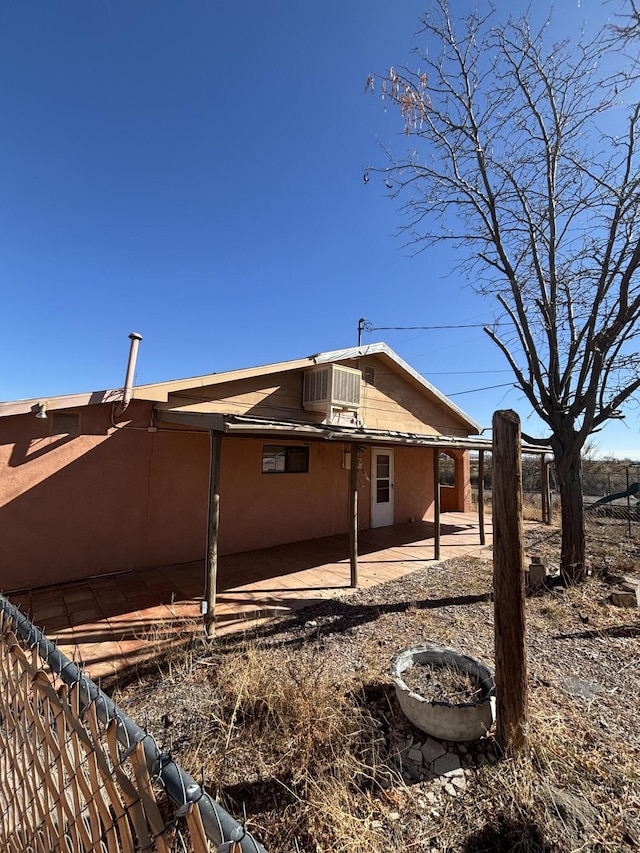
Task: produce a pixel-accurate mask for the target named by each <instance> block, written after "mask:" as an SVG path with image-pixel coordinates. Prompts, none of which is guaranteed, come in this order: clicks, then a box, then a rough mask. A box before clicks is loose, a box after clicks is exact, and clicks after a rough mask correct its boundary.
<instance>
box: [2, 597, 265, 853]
mask: <svg viewBox="0 0 640 853" xmlns="http://www.w3.org/2000/svg"><path fill="white" fill-rule="evenodd" d="M0 849H1V850H2V851H7V853H51V851H56V853H58V851H59V853H213V851H217V853H266V851H265V849H264V847H263V846H262V845H261V844H260V843H259V842H258V841H256V840H255V839H254V838H253V836H252V835H251V834H250V833H249V832H247V831H246V830H245V828H244V826H242V825H241V824H239V823H237V822H236V821H235V820H234V819H233V818H232V817H231V815H229V814H228V813H227V812H226V811H225V810H224V809H223V808H222V807H221V806H220V805H219V804H218V803H217V802H216V801H215V800H213V798H212V797H210V796H209V794H208V793H207V792H206V791H205V790H204V787H203V783H200V784H198V783H197V782H195V781H194V780H193V779H192V778H191V777H190V776H189V775H188V774H187V773H185V771H184V770H182V768H181V767H180V766H179V765H177V764H176V763H175V761H174V760H173V758H172V757H171V754H170V753H165V752H161V751H160V750H159V748H158V746H157V744H156V742H155V740H154V738H153V736H152V735H151V734H150V733H149V732H147V731H146V730H143V729H140V728H139V727H138V726H137V725H136V724H135V723H134V722H133V720H131V719H129V718H128V717H127V716H126V714H124V712H122V711H121V710H120V709H119V708H118V706H117V705H115V704H114V703H113V702H112V701H111V699H109V697H108V696H107V695H106V694H105V693H103V692H102V691H101V690H100V688H99V687H97V686H96V685H95V684H94V683H93V682H92V681H91V680H90V679H89V678H87V677H86V676H85V675H84V674H83V673H82V671H81V670H79V669H78V667H77V666H76V664H75V663H74V662H73V661H70V660H69V659H68V658H66V657H65V656H64V655H63V654H62V653H61V652H60V651H59V650H58V649H57V647H56V646H55V644H54V643H52V642H51V641H50V640H49V639H48V638H47V637H46V636H45V635H44V634H43V633H42V632H41V631H40V630H39V629H38V628H36V627H35V626H34V625H32V624H31V623H30V622H29V620H28V619H27V618H26V617H25V616H24V615H23V614H22V613H21V612H20V611H19V610H18V609H17V608H15V607H14V606H13V605H12V604H11V603H10V602H9V601H8V600H7V599H6V598H4V596H0Z"/></svg>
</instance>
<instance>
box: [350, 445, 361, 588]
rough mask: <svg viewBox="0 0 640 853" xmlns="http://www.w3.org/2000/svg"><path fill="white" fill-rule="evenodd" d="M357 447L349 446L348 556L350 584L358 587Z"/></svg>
mask: <svg viewBox="0 0 640 853" xmlns="http://www.w3.org/2000/svg"><path fill="white" fill-rule="evenodd" d="M359 459H360V454H359V448H358V447H357V446H356V445H355V444H354V445H353V446H352V448H351V467H350V469H349V558H350V562H351V586H352V587H353V589H357V587H358V462H359Z"/></svg>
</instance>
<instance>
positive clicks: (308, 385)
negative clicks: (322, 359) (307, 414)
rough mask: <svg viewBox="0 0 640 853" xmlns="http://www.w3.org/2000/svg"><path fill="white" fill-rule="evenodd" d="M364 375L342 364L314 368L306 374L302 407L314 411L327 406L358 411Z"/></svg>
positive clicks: (321, 409) (322, 409)
mask: <svg viewBox="0 0 640 853" xmlns="http://www.w3.org/2000/svg"><path fill="white" fill-rule="evenodd" d="M361 383H362V373H361V372H360V371H359V370H355V369H354V368H352V367H343V366H342V365H340V364H325V365H322V366H321V367H314V368H312V369H311V370H308V371H307V372H306V373H305V374H304V388H303V396H302V405H303V406H304V408H305V409H311V410H312V411H324V410H325V409H326V408H327V406H334V407H336V408H341V409H348V410H349V411H357V410H358V408H359V407H360V386H361Z"/></svg>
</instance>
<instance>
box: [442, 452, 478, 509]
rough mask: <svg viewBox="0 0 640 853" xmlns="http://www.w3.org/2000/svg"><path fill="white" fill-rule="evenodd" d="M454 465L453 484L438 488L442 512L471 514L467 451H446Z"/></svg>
mask: <svg viewBox="0 0 640 853" xmlns="http://www.w3.org/2000/svg"><path fill="white" fill-rule="evenodd" d="M447 456H450V457H451V458H452V459H453V461H454V463H455V484H454V485H453V486H444V485H443V486H440V509H441V510H442V512H471V509H472V506H471V462H470V458H469V451H468V450H447Z"/></svg>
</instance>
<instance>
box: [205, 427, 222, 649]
mask: <svg viewBox="0 0 640 853" xmlns="http://www.w3.org/2000/svg"><path fill="white" fill-rule="evenodd" d="M221 447H222V439H221V438H220V436H219V435H216V434H215V433H214V432H213V430H210V431H209V506H208V510H207V569H206V576H205V593H204V595H205V597H204V609H205V613H204V614H203V615H204V619H203V622H204V632H205V634H206V635H207V637H213V635H214V630H215V619H216V614H215V610H216V586H217V582H218V529H219V526H220V450H221Z"/></svg>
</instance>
